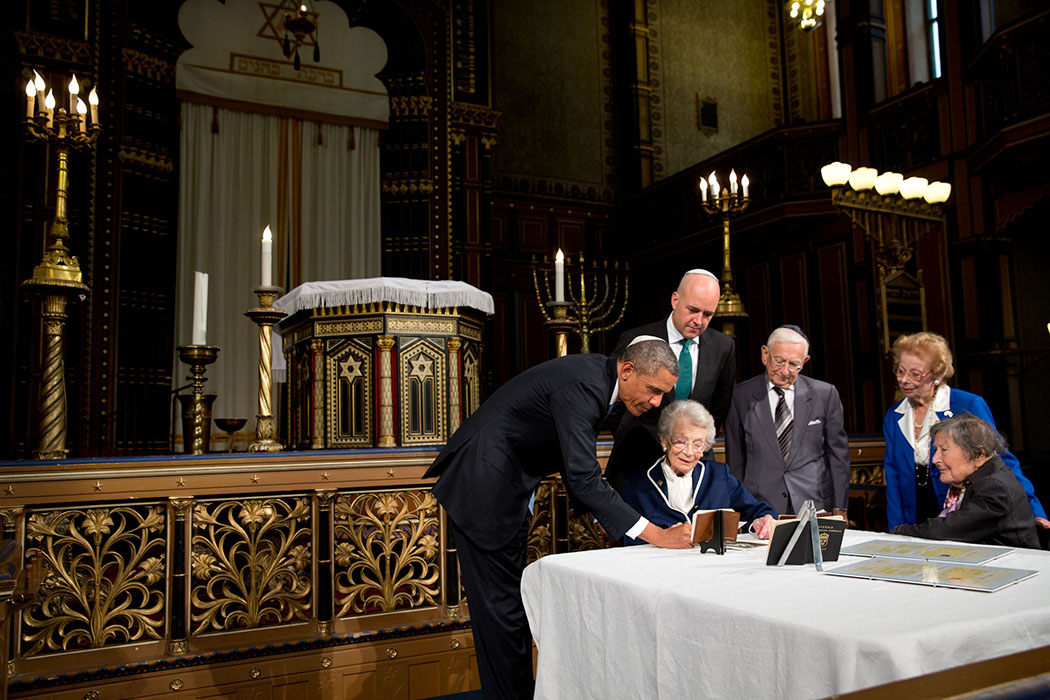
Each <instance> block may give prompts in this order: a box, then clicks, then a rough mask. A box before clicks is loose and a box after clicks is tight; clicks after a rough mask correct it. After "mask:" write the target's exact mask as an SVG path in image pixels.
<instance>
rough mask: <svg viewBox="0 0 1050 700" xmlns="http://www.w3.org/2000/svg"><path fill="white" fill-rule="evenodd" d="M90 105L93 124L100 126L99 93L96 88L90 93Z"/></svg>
mask: <svg viewBox="0 0 1050 700" xmlns="http://www.w3.org/2000/svg"><path fill="white" fill-rule="evenodd" d="M88 104H89V105H91V123H92V124H98V92H97V91H96V90H95V88H91V92H89V93H88Z"/></svg>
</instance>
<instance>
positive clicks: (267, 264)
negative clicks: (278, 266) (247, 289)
mask: <svg viewBox="0 0 1050 700" xmlns="http://www.w3.org/2000/svg"><path fill="white" fill-rule="evenodd" d="M272 269H273V234H272V233H270V227H269V226H267V227H266V229H265V230H264V231H263V236H262V286H264V287H269V286H271V284H272V283H273V279H272V277H271V271H272Z"/></svg>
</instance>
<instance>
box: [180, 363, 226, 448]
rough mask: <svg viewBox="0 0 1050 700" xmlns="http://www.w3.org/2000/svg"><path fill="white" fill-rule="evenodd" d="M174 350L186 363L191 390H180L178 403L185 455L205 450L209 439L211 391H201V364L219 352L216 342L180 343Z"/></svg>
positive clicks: (206, 364)
mask: <svg viewBox="0 0 1050 700" xmlns="http://www.w3.org/2000/svg"><path fill="white" fill-rule="evenodd" d="M176 350H177V351H178V353H179V359H180V360H182V361H183V362H184V363H186V364H187V365H189V366H190V376H189V377H187V379H189V380H190V382H191V383H192V388H193V391H192V393H190V394H181V395H180V396H179V402H180V403H181V404H182V444H183V448H182V451H183V453H184V454H188V455H200V454H204V453H206V452H207V451H208V446H209V444H210V442H211V405H212V403H213V402H214V401H215V394H205V393H204V382H206V381H208V380H207V379H205V378H204V373H205V368H206V367H207V366H208V365H210V364H211V363H213V362H215V359H216V358H217V357H218V356H219V346H217V345H180V346H179V347H178V348H176Z"/></svg>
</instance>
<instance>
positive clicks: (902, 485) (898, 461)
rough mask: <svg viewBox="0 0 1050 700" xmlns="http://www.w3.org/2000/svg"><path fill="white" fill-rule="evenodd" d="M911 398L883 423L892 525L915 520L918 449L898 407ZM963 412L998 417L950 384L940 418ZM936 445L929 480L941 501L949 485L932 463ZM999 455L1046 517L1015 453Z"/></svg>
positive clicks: (981, 401) (1035, 511)
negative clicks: (903, 426)
mask: <svg viewBox="0 0 1050 700" xmlns="http://www.w3.org/2000/svg"><path fill="white" fill-rule="evenodd" d="M907 400H908V399H901V402H900V403H898V404H894V406H893V407H892V408H890V410H889V411H887V412H886V420H884V421H883V423H882V434H883V436H885V438H886V461H885V463H884V466H885V472H886V519H887V520H888V521H889V528H890V530H893V528H895V527H897V526H898V525H904V524H912V523H914V522H915V451H914V450H913V449H912V446H911V444H910V443H909V442H908V438H907V437H905V435H904V433H903V432H901V428H900V425H898V421H899V420H900V417H901V414H900V413H898V412H897V408H898V407H900V406H902V405H903V403H904V402H905V401H907ZM960 413H972V414H973V415H975V416H977V417H978V418H981V419H983V420H986V421H988V422H989V423H991V424H992V425H993V426H994V425H995V419H993V418H992V412H991V410H990V409H989V408H988V404H987V403H985V402H984V399H982V398H981V397H980V396H978V395H977V394H971V393H970V392H968V391H963V390H962V389H956V388H955V387H951V392H950V393H949V395H948V410H947V411H943V412H942V411H938V412H937V420H939V421H940V420H944V419H945V418H951V417H952V416H954V415H957V414H960ZM933 453H934V449H933V444H932V443H931V444H930V479H932V480H933V488H934V491H936V492H937V499H938V503H943V502H944V496H945V494H947V493H948V484H945V483H943V482H942V481H941V480H940V479H939V478H938V477H937V469H936V467H934V466H933ZM1000 457H1002V459H1003V463H1004V464H1006V466H1007V467H1009V468H1010V470H1011V471H1012V472H1013V473H1014V475H1015V476H1016V477H1017V481H1018V482H1020V484H1021V487H1022V488H1023V489H1024V492H1025V495H1026V496H1028V503H1029V505H1031V506H1032V513H1033V514H1035V517H1037V518H1045V517H1046V511H1045V510H1043V504H1042V503H1040V502H1039V499H1038V498H1036V497H1035V489H1034V488H1033V487H1032V482H1031V481H1029V480H1028V479H1027V478H1026V477H1025V475H1024V474H1022V473H1021V463H1020V462H1018V461H1017V457H1015V456H1014V455H1013V453H1011V452H1009V451H1006V452H1003V453H1002V454H1001V455H1000Z"/></svg>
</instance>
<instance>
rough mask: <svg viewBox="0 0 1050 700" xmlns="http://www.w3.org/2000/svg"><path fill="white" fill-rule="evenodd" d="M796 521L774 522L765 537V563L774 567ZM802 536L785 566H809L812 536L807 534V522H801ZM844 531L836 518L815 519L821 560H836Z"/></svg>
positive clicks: (792, 532) (789, 538)
mask: <svg viewBox="0 0 1050 700" xmlns="http://www.w3.org/2000/svg"><path fill="white" fill-rule="evenodd" d="M798 524H799V521H798V520H778V521H777V523H776V525H775V526H774V528H773V534H772V535H771V536H770V538H769V554H768V555H767V556H766V564H768V565H770V566H776V565H777V562H779V561H780V557H781V556H783V554H784V550H785V549H786V548H787V546H788V543H789V542H790V541H791V536H792V535H793V534H794V532H795V528H796V526H798ZM802 528H803V530H802V535H801V537H799V538H798V539H797V540H796V541H795V546H794V547H792V548H791V553H790V554H788V558H787V561H785V562H784V563H785V564H812V563H813V537H812V535H811V534H810V523H809V522H805V523H802ZM845 531H846V521H845V520H844V519H842V518H841V517H838V516H829V517H818V518H817V532H818V533H819V536H820V553H821V556H822V557H823V560H824V561H826V562H827V561H838V558H839V549H840V548H841V547H842V533H844V532H845Z"/></svg>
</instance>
